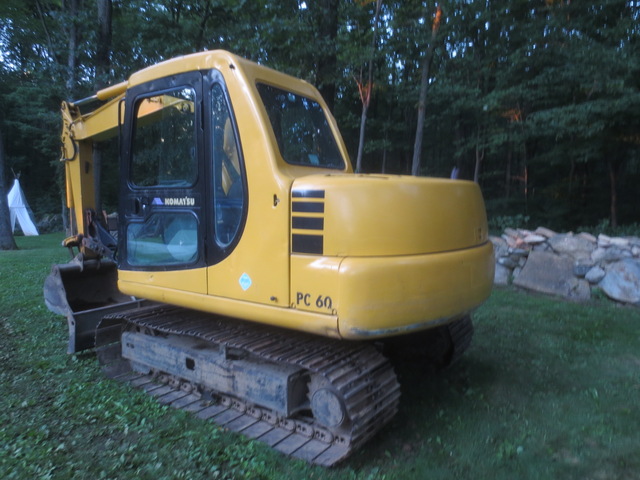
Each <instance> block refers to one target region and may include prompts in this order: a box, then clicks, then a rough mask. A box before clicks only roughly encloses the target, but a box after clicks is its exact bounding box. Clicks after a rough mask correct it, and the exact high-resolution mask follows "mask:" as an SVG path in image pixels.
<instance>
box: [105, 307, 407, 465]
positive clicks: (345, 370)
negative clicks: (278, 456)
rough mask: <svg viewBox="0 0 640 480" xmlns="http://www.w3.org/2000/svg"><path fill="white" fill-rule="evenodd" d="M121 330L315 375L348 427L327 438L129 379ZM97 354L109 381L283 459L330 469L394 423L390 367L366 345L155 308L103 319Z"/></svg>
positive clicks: (235, 406)
mask: <svg viewBox="0 0 640 480" xmlns="http://www.w3.org/2000/svg"><path fill="white" fill-rule="evenodd" d="M125 324H133V325H136V326H139V327H141V328H146V329H149V331H150V332H152V331H155V332H162V333H168V334H175V335H189V336H193V337H198V338H199V339H202V340H205V341H207V342H211V343H214V344H217V345H220V346H225V347H226V348H234V349H240V350H243V351H245V352H248V353H250V354H251V355H253V356H256V357H258V358H259V359H262V360H266V361H269V362H273V363H278V364H289V365H295V366H298V367H300V368H303V369H305V370H307V371H309V372H311V373H313V374H317V375H320V376H321V377H323V378H324V379H325V380H326V381H327V382H329V383H330V384H331V385H332V387H333V389H334V390H336V391H338V392H339V393H340V394H341V397H342V399H343V401H344V405H345V410H346V412H347V415H348V417H349V419H350V421H348V422H347V428H344V426H343V428H342V430H343V431H341V432H339V433H336V432H334V433H335V434H332V433H331V432H329V431H328V430H327V429H326V428H324V427H322V426H319V425H316V424H315V423H314V422H313V420H312V419H299V418H295V419H282V418H280V419H277V418H274V415H273V414H270V413H269V412H267V411H265V410H262V409H259V408H252V406H247V405H244V404H243V403H242V401H234V399H232V398H229V397H224V396H223V397H218V398H222V402H218V403H212V402H211V401H206V400H203V399H202V398H201V396H200V395H196V394H194V393H189V392H187V391H183V390H181V389H180V386H178V385H176V386H171V385H168V384H162V383H158V381H157V379H154V378H153V377H152V376H151V375H140V374H137V373H135V372H132V371H131V369H130V367H129V363H128V361H126V360H125V359H122V358H121V357H120V353H119V352H120V344H119V339H120V334H121V332H122V329H123V326H124V325H125ZM96 347H97V348H96V350H97V353H98V358H99V359H100V362H101V364H102V365H103V369H104V371H105V373H106V375H107V376H109V377H112V378H118V379H121V380H124V381H127V382H129V383H130V384H131V385H133V386H135V387H138V388H142V389H144V390H146V391H147V392H148V393H149V394H151V395H153V396H155V397H157V399H158V401H160V402H161V403H163V404H167V405H171V406H173V407H176V408H180V409H183V410H187V411H190V412H193V413H194V414H195V415H196V416H198V418H201V419H207V420H212V421H214V422H215V423H216V424H218V425H220V426H223V427H225V428H227V429H229V430H232V431H235V432H239V433H241V434H243V435H245V436H247V437H249V438H253V439H257V440H259V441H262V442H264V443H267V444H268V445H269V446H271V447H273V448H274V449H276V450H277V451H280V452H282V453H284V454H286V455H290V456H292V457H295V458H300V459H303V460H306V461H308V462H311V463H314V464H318V465H323V466H332V465H335V464H336V463H338V462H340V461H341V460H343V459H344V458H346V457H347V456H348V455H349V454H350V453H352V452H353V451H354V450H355V449H357V448H358V447H360V446H361V445H362V444H363V443H365V442H366V441H367V440H369V439H370V438H371V437H372V436H373V435H374V434H375V433H376V432H378V431H379V430H380V429H381V428H382V427H383V426H384V425H385V424H386V423H388V422H389V421H390V420H391V418H393V416H394V415H395V414H396V412H397V409H398V403H399V399H400V386H399V384H398V382H397V378H396V375H395V373H394V372H393V368H392V366H391V364H390V363H389V361H388V360H387V359H386V358H385V357H384V356H383V355H382V354H381V353H379V352H378V351H377V350H376V349H375V348H374V347H373V346H372V345H370V344H366V343H356V342H347V341H336V340H331V339H328V338H324V337H318V336H314V335H308V334H304V333H300V332H292V331H287V330H282V329H277V328H273V327H268V326H264V325H256V324H253V323H248V322H243V321H238V320H228V319H222V318H220V317H215V316H211V315H208V314H204V313H200V312H196V311H192V310H186V309H182V308H179V307H173V306H166V305H161V306H157V305H156V306H153V307H149V308H142V309H137V310H132V311H129V312H123V313H117V314H113V315H110V316H108V317H105V319H104V320H103V322H102V323H101V324H100V326H99V327H98V334H97V337H96ZM212 393H213V397H214V398H216V397H217V395H216V394H215V392H212ZM256 412H258V413H256ZM261 412H262V413H261ZM256 417H258V418H256Z"/></svg>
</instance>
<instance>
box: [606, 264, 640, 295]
mask: <svg viewBox="0 0 640 480" xmlns="http://www.w3.org/2000/svg"><path fill="white" fill-rule="evenodd" d="M605 271H606V275H605V277H604V278H603V279H602V281H601V282H600V288H602V290H603V291H604V293H605V294H606V295H607V296H608V297H610V298H612V299H614V300H617V301H619V302H624V303H635V304H638V303H640V260H637V259H633V258H625V259H624V260H620V261H619V262H615V263H612V264H610V265H608V266H607V268H606V270H605Z"/></svg>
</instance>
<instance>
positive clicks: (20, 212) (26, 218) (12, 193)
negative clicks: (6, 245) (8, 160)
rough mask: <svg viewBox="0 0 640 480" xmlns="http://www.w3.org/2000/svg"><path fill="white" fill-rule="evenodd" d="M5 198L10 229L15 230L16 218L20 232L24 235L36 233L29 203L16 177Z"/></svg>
mask: <svg viewBox="0 0 640 480" xmlns="http://www.w3.org/2000/svg"><path fill="white" fill-rule="evenodd" d="M7 200H8V202H9V211H10V212H11V231H12V232H14V231H15V229H16V220H18V222H20V228H21V229H22V233H24V234H25V235H38V229H37V228H36V225H35V223H33V218H32V215H31V211H30V209H29V204H28V203H27V199H26V198H25V196H24V193H23V192H22V189H21V188H20V182H19V181H18V179H17V178H16V179H15V181H14V182H13V187H11V190H9V193H8V194H7Z"/></svg>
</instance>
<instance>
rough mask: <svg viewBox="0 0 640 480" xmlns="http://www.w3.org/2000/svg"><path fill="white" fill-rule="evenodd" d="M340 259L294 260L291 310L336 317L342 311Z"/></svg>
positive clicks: (296, 257)
mask: <svg viewBox="0 0 640 480" xmlns="http://www.w3.org/2000/svg"><path fill="white" fill-rule="evenodd" d="M342 260H343V259H342V258H340V257H316V256H311V255H292V256H291V307H292V308H296V309H299V310H305V311H310V312H317V313H321V314H325V315H336V314H337V313H338V312H339V311H340V297H339V292H338V275H339V272H340V264H341V263H342Z"/></svg>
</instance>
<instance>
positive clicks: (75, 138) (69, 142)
mask: <svg viewBox="0 0 640 480" xmlns="http://www.w3.org/2000/svg"><path fill="white" fill-rule="evenodd" d="M126 87H127V84H126V82H123V83H120V84H118V85H115V86H113V87H109V88H107V89H104V90H101V91H99V92H98V93H97V94H96V95H94V96H93V97H90V98H89V99H85V100H81V101H79V102H75V103H73V102H67V101H65V102H63V103H62V106H61V113H62V135H61V141H62V157H61V161H62V162H63V163H64V165H65V183H66V195H67V207H68V208H69V212H70V220H71V221H70V225H71V233H72V235H71V236H70V237H68V238H66V239H65V240H64V243H63V245H64V246H66V247H68V248H70V249H71V248H73V247H77V248H78V250H79V251H80V254H81V255H82V259H94V258H101V257H113V251H112V246H111V245H106V244H105V241H104V238H105V237H104V233H103V232H102V231H101V230H100V226H99V225H100V224H99V222H98V217H97V214H96V197H95V181H96V172H95V169H94V164H93V144H94V142H96V141H103V140H107V139H109V138H112V137H114V136H115V135H117V133H118V123H119V122H118V111H119V109H120V105H121V103H120V101H121V99H122V98H123V96H124V91H125V90H126ZM105 99H110V100H109V101H108V102H107V103H106V104H104V105H102V106H101V107H99V108H97V109H95V110H93V111H91V112H89V113H86V114H82V113H81V112H80V105H82V104H86V103H89V102H90V101H94V100H105Z"/></svg>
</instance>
